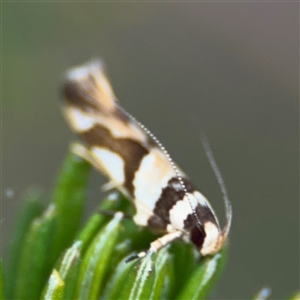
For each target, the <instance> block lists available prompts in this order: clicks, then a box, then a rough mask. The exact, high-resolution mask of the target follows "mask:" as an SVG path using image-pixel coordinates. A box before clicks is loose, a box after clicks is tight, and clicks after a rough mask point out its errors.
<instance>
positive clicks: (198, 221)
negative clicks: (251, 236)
mask: <svg viewBox="0 0 300 300" xmlns="http://www.w3.org/2000/svg"><path fill="white" fill-rule="evenodd" d="M125 113H126V114H127V116H128V117H129V118H130V119H131V120H132V121H133V122H135V123H136V124H137V125H138V126H139V127H140V128H141V129H142V130H144V131H145V132H146V133H147V134H148V135H149V136H150V137H151V138H152V140H153V141H154V142H155V143H156V144H157V146H158V147H159V148H160V149H161V150H162V152H163V153H164V154H165V156H166V157H167V159H168V161H169V163H170V164H171V166H172V168H173V170H174V172H175V175H176V177H177V179H178V181H179V183H180V185H181V188H182V190H183V191H184V194H185V196H186V198H187V200H188V202H189V205H190V207H191V210H192V214H193V215H194V217H195V219H196V222H197V227H198V228H199V230H200V231H201V232H203V228H202V224H201V222H200V220H199V218H198V216H197V214H196V211H195V209H194V207H193V205H192V202H191V199H190V197H189V195H188V192H187V189H186V186H185V184H184V182H183V180H182V177H181V176H180V174H179V171H178V168H177V167H176V165H175V163H174V162H173V159H172V158H171V156H170V154H169V152H168V151H167V149H166V148H165V147H164V145H163V144H162V143H161V142H160V141H159V139H158V138H157V137H156V136H155V135H154V134H153V133H152V132H151V131H150V130H149V129H148V128H147V127H146V126H145V125H144V124H142V123H141V122H139V121H138V120H137V119H136V118H135V117H134V116H132V115H131V114H129V113H128V112H127V111H125Z"/></svg>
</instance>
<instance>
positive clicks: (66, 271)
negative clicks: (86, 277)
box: [43, 242, 81, 299]
mask: <svg viewBox="0 0 300 300" xmlns="http://www.w3.org/2000/svg"><path fill="white" fill-rule="evenodd" d="M80 247H81V242H75V243H74V244H73V245H72V246H71V247H70V248H68V249H67V250H66V252H65V254H64V255H63V257H62V259H61V260H60V261H59V263H58V264H57V268H55V269H54V270H53V271H52V274H51V276H50V278H49V280H48V282H47V284H46V286H45V289H44V292H43V299H73V293H74V289H75V286H76V283H77V275H78V270H79V259H80ZM49 295H53V296H51V297H54V298H51V297H50V296H49Z"/></svg>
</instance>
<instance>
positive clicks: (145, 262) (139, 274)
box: [117, 254, 155, 300]
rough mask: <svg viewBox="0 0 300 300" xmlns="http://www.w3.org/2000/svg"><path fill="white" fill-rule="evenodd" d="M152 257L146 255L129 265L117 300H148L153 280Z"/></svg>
mask: <svg viewBox="0 0 300 300" xmlns="http://www.w3.org/2000/svg"><path fill="white" fill-rule="evenodd" d="M151 256H153V254H152V255H150V254H148V255H146V256H145V257H144V258H142V259H140V260H139V261H137V262H136V263H135V264H132V265H131V268H130V269H129V272H128V276H127V278H126V281H124V282H123V284H122V286H121V288H120V291H119V295H118V298H117V299H128V300H142V299H147V300H148V299H149V298H150V295H151V291H152V287H153V283H154V278H155V269H154V261H153V258H152V257H151Z"/></svg>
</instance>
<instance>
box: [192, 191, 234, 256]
mask: <svg viewBox="0 0 300 300" xmlns="http://www.w3.org/2000/svg"><path fill="white" fill-rule="evenodd" d="M194 196H196V198H197V200H198V204H197V206H196V208H195V210H194V213H193V219H194V222H193V226H191V227H190V239H191V241H192V243H193V244H194V245H195V246H196V247H197V249H198V251H199V252H200V254H201V255H203V256H205V255H214V254H216V253H217V252H218V251H219V250H220V249H221V248H222V247H223V245H224V243H225V242H226V240H227V236H228V233H229V227H230V222H231V220H229V222H228V221H227V223H226V225H225V227H224V228H223V230H221V229H220V226H219V223H218V220H217V217H216V215H215V213H214V211H213V209H212V207H211V206H210V204H209V202H208V201H207V200H206V198H205V197H204V196H203V195H202V194H200V193H199V192H195V193H194ZM229 218H231V216H230V217H229Z"/></svg>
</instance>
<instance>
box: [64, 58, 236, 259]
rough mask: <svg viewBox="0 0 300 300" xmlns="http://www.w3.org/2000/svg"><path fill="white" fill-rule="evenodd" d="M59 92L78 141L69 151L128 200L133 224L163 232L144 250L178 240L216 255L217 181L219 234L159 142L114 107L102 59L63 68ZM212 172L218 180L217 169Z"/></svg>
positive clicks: (220, 240)
mask: <svg viewBox="0 0 300 300" xmlns="http://www.w3.org/2000/svg"><path fill="white" fill-rule="evenodd" d="M62 93H63V112H64V115H65V117H66V119H67V121H68V122H69V124H70V126H71V128H72V129H73V130H74V131H75V132H76V133H77V134H78V135H79V136H80V137H81V139H82V140H83V142H84V143H83V144H81V145H80V146H77V147H76V149H75V152H76V153H77V154H79V155H80V156H82V157H83V158H84V159H86V160H88V161H89V162H90V163H91V164H92V165H93V166H94V167H95V168H96V169H98V170H99V171H100V172H102V173H103V174H104V175H105V176H107V177H108V178H109V183H110V187H113V188H116V189H118V190H119V191H121V192H122V193H123V194H124V195H126V196H127V197H128V198H129V199H131V200H132V202H133V204H134V206H135V208H136V214H135V215H134V217H133V220H134V222H135V223H136V224H138V225H141V226H147V227H149V228H151V229H153V230H157V231H160V232H164V235H163V236H162V237H160V238H158V239H157V240H155V241H153V242H152V243H151V245H150V248H149V250H148V251H150V252H156V251H158V250H159V249H161V248H162V247H164V246H165V245H167V244H169V243H171V242H172V241H174V240H175V239H179V238H182V239H183V240H185V241H188V242H192V243H193V244H194V245H195V246H196V248H197V249H198V251H199V252H200V253H201V255H203V256H205V255H213V254H215V253H217V252H218V251H219V250H220V249H221V248H222V246H223V245H224V243H225V241H226V239H227V236H228V233H229V229H230V224H231V218H232V209H231V205H230V202H229V200H228V198H227V196H226V195H227V194H226V190H225V185H224V184H223V185H222V180H221V188H222V187H224V189H222V191H223V195H224V201H225V206H226V217H227V221H226V225H225V227H224V228H223V229H222V230H221V229H220V226H219V222H218V219H217V217H216V214H215V212H214V211H213V209H212V207H211V205H210V203H209V202H208V200H207V199H206V198H205V197H204V196H203V195H202V194H201V193H200V192H199V191H198V190H197V189H196V188H195V186H194V185H193V184H192V183H191V181H190V180H189V179H188V178H187V176H186V174H185V173H184V172H183V171H182V170H181V169H180V168H179V167H178V166H177V165H176V164H175V163H174V162H173V161H172V159H171V158H170V155H169V154H168V152H167V151H166V149H165V148H164V147H163V145H162V144H161V143H160V142H159V140H158V139H157V138H156V137H155V136H154V135H153V134H152V133H151V132H150V131H149V130H148V129H147V128H146V127H145V126H144V125H142V124H141V123H140V122H138V121H137V120H136V119H135V118H134V117H132V116H131V115H130V114H129V113H127V112H126V111H125V110H124V109H123V108H121V107H120V106H119V105H118V104H117V102H116V96H115V94H114V92H113V90H112V87H111V85H110V83H109V81H108V79H107V77H106V75H105V72H104V65H103V63H102V61H100V60H93V61H91V62H89V63H87V64H85V65H82V66H79V67H76V68H73V69H71V70H69V71H68V72H67V73H66V76H65V79H64V82H63V87H62ZM208 151H209V150H208ZM208 154H211V152H210V153H208ZM212 159H213V158H212ZM212 164H214V161H213V163H212ZM213 167H214V166H213ZM214 171H215V174H216V175H217V177H218V179H219V177H220V176H218V175H219V174H217V173H219V172H218V169H217V171H216V170H214ZM219 183H220V180H219ZM224 190H225V192H224ZM144 255H146V252H142V253H140V254H139V255H137V256H136V257H142V256H144Z"/></svg>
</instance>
